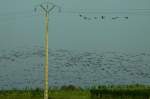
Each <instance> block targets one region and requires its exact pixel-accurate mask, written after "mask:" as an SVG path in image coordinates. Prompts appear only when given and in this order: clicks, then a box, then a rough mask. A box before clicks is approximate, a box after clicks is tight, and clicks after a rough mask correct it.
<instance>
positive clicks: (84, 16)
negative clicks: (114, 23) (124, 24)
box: [79, 14, 129, 20]
mask: <svg viewBox="0 0 150 99" xmlns="http://www.w3.org/2000/svg"><path fill="white" fill-rule="evenodd" d="M79 17H81V18H82V19H84V20H105V19H106V18H107V17H106V16H103V15H102V16H95V17H89V16H86V15H83V14H79ZM111 19H112V20H118V19H126V20H127V19H129V17H128V16H115V17H111Z"/></svg>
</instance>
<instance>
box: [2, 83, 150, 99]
mask: <svg viewBox="0 0 150 99" xmlns="http://www.w3.org/2000/svg"><path fill="white" fill-rule="evenodd" d="M0 99H43V91H42V90H40V89H36V90H27V89H26V90H5V91H4V90H2V91H0ZM49 99H150V86H143V85H128V86H98V87H93V88H91V89H81V88H76V87H74V86H71V87H70V86H69V87H68V86H67V87H66V86H65V87H62V88H61V89H57V88H56V89H51V90H50V91H49Z"/></svg>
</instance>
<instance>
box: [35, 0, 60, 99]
mask: <svg viewBox="0 0 150 99" xmlns="http://www.w3.org/2000/svg"><path fill="white" fill-rule="evenodd" d="M55 7H57V8H59V11H60V7H59V6H57V5H55V4H53V3H50V2H45V3H42V4H40V5H38V6H37V7H35V11H37V9H38V8H40V10H42V12H44V16H45V44H44V45H45V53H44V55H45V62H44V99H48V63H49V62H48V58H49V55H48V30H49V29H48V25H49V14H50V12H52V11H53V9H54V8H55Z"/></svg>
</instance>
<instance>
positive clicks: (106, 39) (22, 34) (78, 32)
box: [0, 0, 150, 52]
mask: <svg viewBox="0 0 150 99" xmlns="http://www.w3.org/2000/svg"><path fill="white" fill-rule="evenodd" d="M44 1H46V0H1V1H0V49H14V48H18V47H23V48H26V47H32V46H35V45H37V46H43V45H44V31H45V30H44V16H42V15H40V14H39V13H38V12H36V13H35V12H34V10H33V9H34V7H35V6H36V5H39V4H41V3H42V2H44ZM47 1H48V0H47ZM49 1H50V2H53V3H55V4H57V5H59V6H60V7H61V8H62V12H61V13H59V12H58V11H57V9H55V10H54V11H53V12H52V13H50V15H49V48H51V49H68V50H96V51H125V52H128V51H133V52H143V51H150V46H149V42H150V39H149V38H150V28H149V26H150V15H136V14H114V13H112V14H105V13H99V14H98V13H94V14H91V13H63V10H69V11H76V12H80V11H81V9H83V10H82V11H91V12H92V11H93V12H94V11H99V9H111V10H113V9H115V10H118V11H119V12H121V11H122V10H119V9H150V0H49ZM113 11H114V10H113ZM39 12H40V11H39ZM149 12H150V11H149ZM79 14H82V15H84V16H88V17H91V18H93V17H95V16H102V15H103V16H105V17H106V19H105V20H100V21H97V20H90V21H89V20H83V18H81V17H79ZM116 16H122V17H126V16H128V17H129V19H128V20H125V19H118V20H112V19H111V18H112V17H116Z"/></svg>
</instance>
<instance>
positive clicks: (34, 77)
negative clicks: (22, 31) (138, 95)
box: [0, 48, 150, 89]
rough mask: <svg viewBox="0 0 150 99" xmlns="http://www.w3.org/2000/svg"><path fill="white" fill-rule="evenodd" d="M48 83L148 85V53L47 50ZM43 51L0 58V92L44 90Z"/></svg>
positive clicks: (11, 52) (16, 51) (10, 52)
mask: <svg viewBox="0 0 150 99" xmlns="http://www.w3.org/2000/svg"><path fill="white" fill-rule="evenodd" d="M49 51H50V52H49V56H50V58H49V71H50V72H49V84H50V85H51V86H61V85H68V84H73V85H77V86H83V87H86V86H92V85H98V84H128V83H142V84H147V83H150V73H149V71H150V53H136V54H133V53H132V54H129V53H121V52H101V53H99V52H76V51H69V50H64V49H59V50H49ZM43 58H44V53H43V48H35V49H32V50H31V49H27V50H15V51H7V52H5V53H2V54H1V55H0V89H9V88H26V87H31V88H36V87H43V76H44V75H43V74H44V71H43V70H44V65H43V64H44V63H43Z"/></svg>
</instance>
